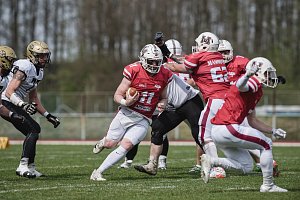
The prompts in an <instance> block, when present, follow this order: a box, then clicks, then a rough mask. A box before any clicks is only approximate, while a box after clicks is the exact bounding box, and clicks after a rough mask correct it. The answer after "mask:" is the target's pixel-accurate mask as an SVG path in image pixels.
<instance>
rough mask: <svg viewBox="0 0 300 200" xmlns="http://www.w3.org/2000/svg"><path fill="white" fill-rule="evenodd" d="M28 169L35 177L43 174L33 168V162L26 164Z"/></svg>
mask: <svg viewBox="0 0 300 200" xmlns="http://www.w3.org/2000/svg"><path fill="white" fill-rule="evenodd" d="M28 169H29V171H30V172H31V173H33V174H35V176H36V177H41V176H45V175H43V174H42V173H41V172H38V171H37V170H36V168H35V164H34V163H30V164H29V165H28Z"/></svg>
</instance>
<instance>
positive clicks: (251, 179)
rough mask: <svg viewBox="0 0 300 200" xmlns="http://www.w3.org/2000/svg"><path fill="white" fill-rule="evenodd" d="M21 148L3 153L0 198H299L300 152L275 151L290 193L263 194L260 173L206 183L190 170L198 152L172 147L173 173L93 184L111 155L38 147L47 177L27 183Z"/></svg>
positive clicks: (131, 173)
mask: <svg viewBox="0 0 300 200" xmlns="http://www.w3.org/2000/svg"><path fill="white" fill-rule="evenodd" d="M21 148H22V146H21V145H12V146H10V148H8V149H7V150H0V163H1V168H0V175H1V176H0V177H1V179H0V199H1V200H3V199H43V200H44V199H51V200H52V199H110V200H115V199H122V200H126V199H131V200H132V199H143V200H146V199H152V200H153V199H164V200H165V199H172V200H173V199H205V200H210V199H217V200H219V199H221V200H222V199H230V200H232V199H247V200H249V199H256V200H261V199H268V200H270V199H272V200H275V199H280V200H282V199H292V200H293V199H300V148H299V147H274V158H275V159H276V160H277V162H278V164H279V167H280V170H281V174H280V176H279V177H278V178H275V181H276V183H277V184H278V185H279V186H281V187H283V188H286V189H288V190H289V192H288V193H268V194H265V193H260V192H259V187H260V185H261V183H262V177H261V175H260V174H259V173H255V172H253V173H251V174H249V175H240V174H237V173H233V172H231V173H227V178H225V179H214V180H211V181H210V182H209V183H208V184H204V183H203V181H202V179H200V178H199V174H190V173H188V170H189V169H190V168H191V167H192V165H193V164H194V162H195V161H194V160H195V147H193V146H170V151H169V155H168V169H167V170H166V171H159V173H158V174H157V175H156V176H149V175H147V174H142V173H139V172H137V171H136V170H134V169H133V168H131V169H118V168H117V166H114V167H112V168H111V169H109V170H107V171H106V172H105V174H104V177H105V178H106V179H107V181H104V182H94V181H90V180H89V177H90V174H91V172H92V171H93V169H94V168H97V167H98V166H99V165H100V163H101V162H102V161H103V159H104V158H105V157H106V155H107V154H108V153H109V152H110V150H104V151H103V152H101V153H100V154H98V155H94V154H93V153H92V151H91V150H92V147H91V146H87V145H83V146H71V145H38V147H37V157H36V164H37V166H38V168H37V169H38V170H39V171H41V172H43V173H44V174H46V175H47V176H46V177H41V178H37V179H26V178H21V177H18V176H16V175H15V169H16V167H17V165H18V162H19V157H20V152H21ZM148 152H149V146H140V148H139V152H138V154H137V157H136V159H135V161H134V163H144V162H145V161H146V160H147V157H148Z"/></svg>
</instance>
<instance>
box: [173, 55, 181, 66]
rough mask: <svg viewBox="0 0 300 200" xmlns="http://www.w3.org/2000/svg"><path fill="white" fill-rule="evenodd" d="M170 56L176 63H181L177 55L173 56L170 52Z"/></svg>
mask: <svg viewBox="0 0 300 200" xmlns="http://www.w3.org/2000/svg"><path fill="white" fill-rule="evenodd" d="M170 58H171V59H172V60H173V61H174V62H176V63H178V64H182V62H181V61H180V58H178V57H177V56H175V55H174V54H171V56H170Z"/></svg>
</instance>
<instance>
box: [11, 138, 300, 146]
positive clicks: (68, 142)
mask: <svg viewBox="0 0 300 200" xmlns="http://www.w3.org/2000/svg"><path fill="white" fill-rule="evenodd" d="M97 141H98V140H38V144H40V145H95V143H96V142H97ZM9 143H10V144H11V145H19V144H23V140H9ZM169 144H170V145H172V146H196V143H195V142H194V141H169ZM141 145H150V141H142V142H141ZM273 146H275V147H300V142H273Z"/></svg>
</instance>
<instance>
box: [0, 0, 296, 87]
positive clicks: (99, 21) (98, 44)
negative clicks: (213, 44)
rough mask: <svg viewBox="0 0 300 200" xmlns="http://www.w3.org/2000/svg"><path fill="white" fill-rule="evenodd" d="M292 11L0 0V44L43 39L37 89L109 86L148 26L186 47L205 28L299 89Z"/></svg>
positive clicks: (250, 4)
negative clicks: (44, 56) (43, 65)
mask: <svg viewBox="0 0 300 200" xmlns="http://www.w3.org/2000/svg"><path fill="white" fill-rule="evenodd" d="M299 17H300V1H298V0H185V1H182V0H151V1H149V0H89V1H86V0H0V19H1V23H0V44H1V45H9V46H11V47H13V48H14V49H15V50H16V52H17V54H18V56H19V57H20V58H22V57H23V54H24V50H25V48H26V46H27V44H28V43H29V42H30V41H32V40H43V41H45V42H46V43H48V45H49V46H50V49H51V52H52V56H51V58H52V64H51V65H50V67H49V68H48V70H47V72H46V75H45V80H44V81H43V83H42V84H41V85H40V91H41V90H42V91H43V90H44V91H45V90H47V91H62V92H63V91H103V90H104V91H113V90H115V89H116V87H117V85H118V84H119V82H120V81H121V78H122V70H123V67H124V66H125V65H127V64H129V63H131V62H133V61H135V60H137V59H138V55H139V51H140V49H141V48H142V47H143V46H144V45H145V44H147V43H152V42H153V37H154V34H155V32H157V31H162V32H163V33H164V35H165V38H166V39H168V38H174V39H177V40H179V41H180V42H181V43H182V45H183V49H184V51H185V52H186V53H190V52H191V46H192V45H194V40H195V38H196V37H197V36H198V35H199V34H200V33H202V32H204V31H210V32H213V33H215V34H216V35H218V36H219V38H220V39H227V40H229V41H230V42H231V43H232V45H233V48H234V53H235V54H239V55H243V56H246V57H249V58H253V57H256V56H264V57H267V58H269V59H270V60H271V61H272V62H273V64H274V66H276V68H277V71H278V73H279V74H283V75H285V76H286V77H287V80H288V83H289V84H287V85H286V87H289V88H299V85H300V83H299V82H298V81H297V80H299V79H300V67H298V63H300V58H299V55H300V46H299V45H300V44H299V38H300V22H299Z"/></svg>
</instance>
